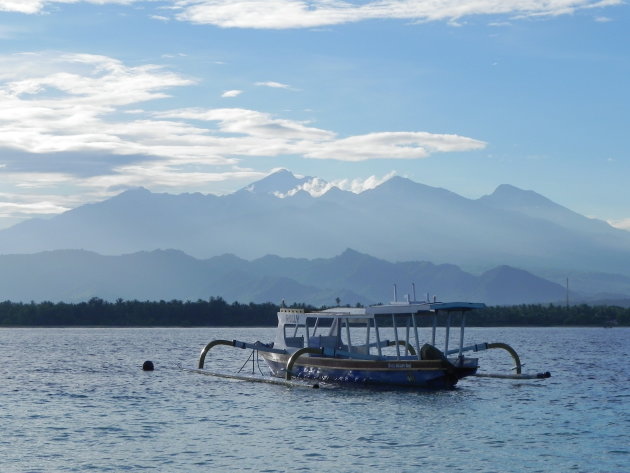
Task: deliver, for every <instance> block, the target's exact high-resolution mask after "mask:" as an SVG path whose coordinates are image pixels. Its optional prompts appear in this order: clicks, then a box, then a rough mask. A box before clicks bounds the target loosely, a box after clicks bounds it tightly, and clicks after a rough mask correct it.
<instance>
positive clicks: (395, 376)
mask: <svg viewBox="0 0 630 473" xmlns="http://www.w3.org/2000/svg"><path fill="white" fill-rule="evenodd" d="M484 307H485V304H481V303H471V302H437V301H435V300H434V301H433V302H428V301H423V302H419V301H415V300H414V301H410V300H407V301H404V302H398V301H395V302H391V303H389V304H386V305H373V306H369V307H365V308H333V309H326V310H322V311H317V312H305V311H304V310H303V309H296V308H287V307H284V304H283V307H281V308H280V310H279V312H278V327H277V329H276V336H275V341H274V342H273V343H262V342H255V343H248V342H243V341H239V340H214V341H212V342H210V343H208V344H207V345H206V346H205V347H204V348H203V350H202V351H201V354H200V356H199V361H198V364H197V369H196V370H194V371H197V372H201V373H204V374H211V375H215V376H221V377H228V378H237V379H245V380H249V381H258V382H270V383H274V384H292V381H291V379H292V378H298V379H304V380H311V381H315V382H326V383H344V384H348V383H350V384H355V385H381V386H402V387H411V388H421V389H426V388H429V389H432V388H433V389H442V388H452V387H453V386H455V385H456V384H457V382H458V381H459V380H460V379H462V378H465V377H467V376H485V377H494V378H508V379H542V378H548V377H549V376H550V374H549V372H545V373H534V374H526V373H522V372H521V361H520V358H519V356H518V354H517V353H516V351H515V350H514V349H513V348H512V347H510V346H509V345H507V344H505V343H479V344H473V345H467V346H464V331H465V325H466V317H467V315H468V314H469V313H470V312H471V311H474V310H477V309H482V308H484ZM457 322H459V323H458V324H457ZM457 325H459V337H457ZM452 328H453V330H451V329H452ZM439 334H441V335H442V340H443V341H442V343H443V347H444V348H443V350H440V349H439V348H437V346H436V338H437V337H438V335H439ZM421 336H424V337H425V338H424V339H423V338H421ZM452 338H455V339H457V338H458V339H459V343H458V344H457V346H456V347H455V348H452V347H451V346H450V342H451V339H452ZM218 345H227V346H232V347H236V348H241V349H249V350H252V355H251V356H252V363H253V354H254V352H255V353H256V354H257V355H258V354H260V356H261V357H262V358H263V359H264V360H265V361H266V362H267V364H268V365H269V369H270V372H271V373H270V374H271V377H266V378H254V377H249V376H242V375H238V374H237V375H230V374H223V373H217V372H213V371H208V370H206V369H204V366H205V361H206V356H207V354H208V352H209V351H210V350H211V349H212V348H214V347H216V346H218ZM488 349H503V350H506V351H507V352H508V353H509V354H510V355H511V356H512V358H513V360H514V363H515V366H514V368H513V370H514V372H513V373H506V374H481V373H477V369H478V367H479V364H478V358H472V357H467V356H465V355H464V354H467V353H470V352H480V351H483V350H488ZM318 386H319V385H318V384H316V385H315V387H318Z"/></svg>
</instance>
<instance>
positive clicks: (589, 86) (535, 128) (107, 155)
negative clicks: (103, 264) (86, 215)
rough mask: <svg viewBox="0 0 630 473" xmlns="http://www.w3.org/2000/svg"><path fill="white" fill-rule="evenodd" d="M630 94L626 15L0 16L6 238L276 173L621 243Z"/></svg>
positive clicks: (104, 3)
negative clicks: (558, 214) (450, 199)
mask: <svg viewBox="0 0 630 473" xmlns="http://www.w3.org/2000/svg"><path fill="white" fill-rule="evenodd" d="M629 79H630V10H629V7H628V5H627V4H625V3H624V2H623V1H621V0H518V1H517V0H469V1H458V0H417V1H412V0H380V1H376V0H353V1H349V0H348V1H340V0H315V1H300V0H152V1H151V0H149V1H136V0H0V228H6V227H8V226H11V225H13V224H15V223H18V222H20V221H23V220H25V219H29V218H34V217H50V216H53V215H56V214H59V213H61V212H64V211H67V210H69V209H72V208H75V207H78V206H80V205H82V204H85V203H89V202H96V201H101V200H105V199H107V198H109V197H111V196H114V195H116V194H119V193H120V192H122V191H124V190H126V189H129V188H135V187H138V186H143V187H146V188H147V189H149V190H151V191H153V192H168V193H173V194H177V193H183V192H201V193H204V194H226V193H230V192H233V191H235V190H238V189H240V188H242V187H244V186H246V185H248V184H250V183H251V182H254V181H256V180H259V179H261V178H263V177H264V176H266V175H268V174H270V173H271V172H274V171H275V170H278V169H283V168H284V169H288V170H290V171H292V172H293V173H295V174H298V175H305V176H315V177H319V178H321V179H323V180H325V181H327V182H329V183H331V184H333V185H337V186H338V187H340V188H343V189H346V190H352V191H354V192H360V191H362V190H365V189H368V188H371V187H374V186H376V185H378V184H379V183H381V182H383V181H384V180H386V179H388V178H389V177H391V176H393V175H398V176H403V177H407V178H409V179H412V180H414V181H416V182H420V183H423V184H427V185H430V186H435V187H443V188H446V189H448V190H450V191H452V192H455V193H457V194H460V195H462V196H464V197H468V198H474V199H476V198H479V197H481V196H483V195H486V194H490V193H492V192H493V191H494V189H495V188H496V187H497V186H499V185H500V184H511V185H514V186H517V187H520V188H522V189H527V190H533V191H535V192H538V193H540V194H542V195H544V196H545V197H548V198H549V199H551V200H553V201H554V202H556V203H558V204H560V205H563V206H565V207H568V208H569V209H571V210H574V211H576V212H578V213H580V214H583V215H586V216H589V217H593V218H599V219H602V220H606V221H608V222H609V223H611V224H612V225H615V226H617V227H619V228H625V229H627V230H630V190H629V189H628V185H627V181H628V180H629V179H630V145H629V140H628V138H629V137H630V80H629ZM393 211H394V212H395V209H393Z"/></svg>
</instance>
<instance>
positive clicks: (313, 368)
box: [261, 353, 477, 389]
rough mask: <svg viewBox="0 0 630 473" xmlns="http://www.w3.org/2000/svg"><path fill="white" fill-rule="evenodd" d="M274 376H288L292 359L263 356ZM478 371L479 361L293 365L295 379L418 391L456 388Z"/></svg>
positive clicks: (306, 360) (322, 360)
mask: <svg viewBox="0 0 630 473" xmlns="http://www.w3.org/2000/svg"><path fill="white" fill-rule="evenodd" d="M261 356H262V357H263V358H264V359H265V361H266V362H267V364H268V365H269V368H270V369H271V372H272V375H273V376H277V377H283V378H284V377H285V376H286V366H287V362H288V360H289V355H282V354H276V353H261ZM476 371H477V360H476V359H475V358H467V359H465V360H464V362H463V365H462V366H456V365H454V364H452V363H450V362H448V361H446V360H395V359H393V360H357V359H350V358H328V357H321V356H302V357H300V359H299V360H298V361H297V362H296V363H295V364H294V365H293V368H292V370H291V375H292V377H294V378H303V379H312V380H318V381H324V382H334V383H346V384H357V385H381V386H405V387H415V388H428V389H443V388H452V387H453V386H455V385H456V384H457V382H458V381H459V380H460V379H461V378H463V377H465V376H469V375H472V374H474V373H475V372H476Z"/></svg>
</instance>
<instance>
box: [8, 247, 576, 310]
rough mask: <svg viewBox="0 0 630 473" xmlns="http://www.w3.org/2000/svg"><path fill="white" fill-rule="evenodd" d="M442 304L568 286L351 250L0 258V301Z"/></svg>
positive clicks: (519, 297)
mask: <svg viewBox="0 0 630 473" xmlns="http://www.w3.org/2000/svg"><path fill="white" fill-rule="evenodd" d="M412 283H415V287H416V289H417V290H416V298H417V299H422V300H423V299H426V298H427V297H429V298H433V297H434V296H435V297H437V298H438V299H439V300H476V301H483V302H486V303H488V304H521V303H544V302H562V301H563V300H564V298H565V289H564V288H563V287H562V286H560V285H558V284H555V283H552V282H549V281H546V280H544V279H541V278H538V277H536V276H533V275H532V274H530V273H527V272H525V271H522V270H517V269H514V268H510V267H506V266H502V267H498V268H495V269H492V270H490V271H488V272H486V273H484V274H482V275H481V276H474V275H472V274H469V273H466V272H464V271H462V270H461V269H460V268H458V267H457V266H454V265H434V264H432V263H426V262H401V263H390V262H388V261H385V260H381V259H377V258H374V257H371V256H368V255H365V254H362V253H359V252H356V251H354V250H346V251H344V252H343V253H342V254H340V255H338V256H335V257H333V258H329V259H313V260H308V259H296V258H281V257H277V256H266V257H263V258H260V259H256V260H253V261H246V260H243V259H240V258H237V257H235V256H232V255H223V256H218V257H214V258H210V259H206V260H199V259H195V258H192V257H191V256H188V255H186V254H184V253H182V252H180V251H174V250H169V251H160V250H158V251H152V252H140V253H134V254H129V255H122V256H103V255H99V254H96V253H92V252H88V251H84V250H57V251H49V252H43V253H37V254H31V255H5V256H0V300H11V301H14V302H20V301H21V302H30V301H35V302H41V301H52V302H57V301H64V302H78V301H84V300H89V299H90V298H92V297H99V298H102V299H105V300H110V301H114V300H116V299H118V298H121V299H124V300H134V299H135V300H172V299H178V300H193V301H194V300H197V299H206V300H207V299H208V298H209V297H212V296H220V297H223V298H224V299H225V300H228V301H238V302H241V303H249V302H274V303H279V302H280V301H282V300H283V299H284V300H285V301H286V302H287V303H294V302H298V303H301V302H304V303H308V304H313V305H316V306H320V305H328V306H330V305H333V304H335V300H336V298H337V297H338V298H339V299H340V300H341V303H342V304H350V305H355V304H357V303H361V304H372V303H378V302H389V301H390V300H392V299H393V293H394V291H393V285H394V284H397V288H398V298H399V300H403V299H404V298H406V297H407V295H408V297H410V298H413V290H412Z"/></svg>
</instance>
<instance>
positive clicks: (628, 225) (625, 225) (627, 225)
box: [608, 218, 630, 231]
mask: <svg viewBox="0 0 630 473" xmlns="http://www.w3.org/2000/svg"><path fill="white" fill-rule="evenodd" d="M608 223H609V224H610V225H611V226H613V227H615V228H619V229H621V230H628V231H630V218H624V219H621V220H608Z"/></svg>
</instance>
